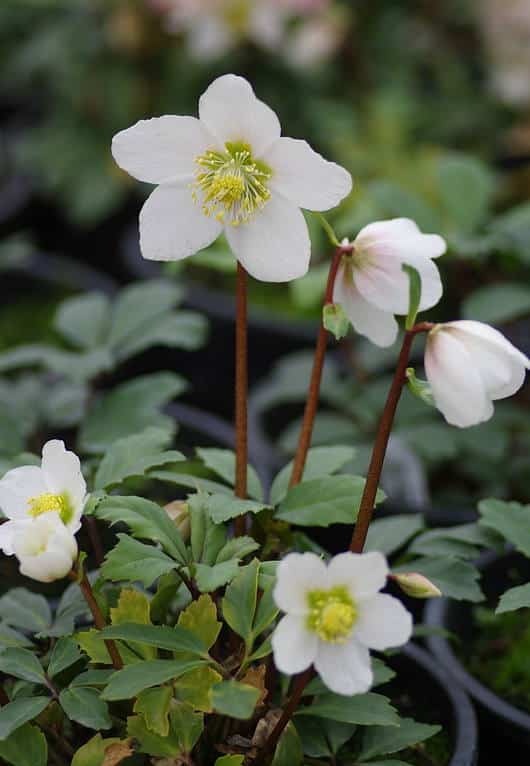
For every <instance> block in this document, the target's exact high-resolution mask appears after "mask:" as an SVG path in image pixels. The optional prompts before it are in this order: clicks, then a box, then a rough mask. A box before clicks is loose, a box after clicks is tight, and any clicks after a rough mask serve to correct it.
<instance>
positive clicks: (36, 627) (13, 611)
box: [0, 588, 52, 633]
mask: <svg viewBox="0 0 530 766" xmlns="http://www.w3.org/2000/svg"><path fill="white" fill-rule="evenodd" d="M0 616H1V617H2V619H3V620H4V621H5V622H7V623H8V624H9V625H12V626H13V627H15V628H20V629H21V630H27V631H29V632H30V633H38V632H39V631H41V630H46V629H47V628H49V627H50V625H51V623H52V613H51V609H50V606H49V604H48V602H47V601H46V599H45V598H44V596H40V595H37V594H36V593H31V591H29V590H26V589H25V588H13V589H12V590H10V591H8V592H7V593H6V594H5V595H4V596H2V597H1V598H0Z"/></svg>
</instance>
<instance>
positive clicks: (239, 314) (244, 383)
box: [234, 261, 248, 536]
mask: <svg viewBox="0 0 530 766" xmlns="http://www.w3.org/2000/svg"><path fill="white" fill-rule="evenodd" d="M247 292H248V276H247V272H246V271H245V269H244V268H243V266H242V265H241V264H240V263H239V261H238V264H237V283H236V403H235V404H236V407H235V409H236V483H235V493H236V497H243V498H244V497H246V496H247V464H248V426H247V398H248V338H247V335H248V332H247ZM245 526H246V525H245V517H244V516H239V517H238V518H236V520H235V522H234V533H235V535H236V536H241V535H244V534H245Z"/></svg>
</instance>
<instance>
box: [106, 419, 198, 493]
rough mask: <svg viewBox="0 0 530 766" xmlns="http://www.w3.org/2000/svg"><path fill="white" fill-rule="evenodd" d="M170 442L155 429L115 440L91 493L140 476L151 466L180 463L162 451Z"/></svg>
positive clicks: (174, 454) (180, 457)
mask: <svg viewBox="0 0 530 766" xmlns="http://www.w3.org/2000/svg"><path fill="white" fill-rule="evenodd" d="M170 440H171V437H170V435H169V434H168V432H167V431H165V430H163V429H162V430H161V429H158V428H147V429H146V430H145V431H143V432H142V433H140V434H136V435H135V436H128V437H126V438H125V439H118V440H117V441H115V442H114V444H112V446H111V447H110V448H109V449H108V450H107V452H106V453H105V456H104V458H103V460H102V461H101V463H100V464H99V467H98V470H97V473H96V476H95V479H94V489H96V490H98V489H108V488H109V487H112V486H114V485H116V484H120V483H121V482H122V481H124V479H128V478H130V477H131V476H144V474H145V473H146V471H148V470H149V469H150V468H154V467H155V466H160V465H164V463H174V462H176V461H178V460H184V459H185V458H184V455H183V454H182V453H181V452H177V451H176V450H167V451H164V448H165V447H166V446H167V444H168V442H170Z"/></svg>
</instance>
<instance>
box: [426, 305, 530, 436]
mask: <svg viewBox="0 0 530 766" xmlns="http://www.w3.org/2000/svg"><path fill="white" fill-rule="evenodd" d="M528 369H530V360H529V359H528V357H526V356H525V355H524V354H522V353H521V352H520V351H518V350H517V349H516V348H515V346H513V345H512V344H511V343H510V342H509V341H508V340H506V338H505V337H504V335H502V334H501V333H500V332H499V331H498V330H495V329H493V327H490V326H489V325H487V324H483V323H482V322H474V321H472V320H469V319H463V320H460V321H458V322H447V323H446V324H437V325H435V326H434V328H433V329H432V330H431V331H430V332H429V335H428V336H427V346H426V349H425V372H426V374H427V379H428V381H429V383H430V386H431V389H432V395H433V398H434V403H435V405H436V406H437V407H438V409H439V410H440V411H441V413H442V414H443V416H444V418H445V419H446V420H447V422H448V423H450V424H451V425H453V426H459V427H460V428H467V427H468V426H474V425H476V424H477V423H482V422H484V421H485V420H489V419H490V418H491V416H492V415H493V402H494V401H495V400H496V399H505V398H506V397H507V396H512V394H515V392H516V391H518V390H519V389H520V388H521V386H522V385H523V383H524V380H525V375H526V370H528Z"/></svg>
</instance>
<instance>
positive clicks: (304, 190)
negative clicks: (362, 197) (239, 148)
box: [263, 138, 352, 210]
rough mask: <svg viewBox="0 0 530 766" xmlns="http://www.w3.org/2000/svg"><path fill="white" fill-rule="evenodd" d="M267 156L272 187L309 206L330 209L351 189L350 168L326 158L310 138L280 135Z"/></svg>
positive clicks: (315, 208) (299, 204) (317, 208)
mask: <svg viewBox="0 0 530 766" xmlns="http://www.w3.org/2000/svg"><path fill="white" fill-rule="evenodd" d="M263 160H264V161H265V162H266V163H267V165H269V167H270V168H271V170H272V178H271V180H270V184H269V185H270V188H271V189H275V190H276V191H277V192H279V193H280V194H281V195H282V196H283V197H287V199H290V200H291V202H294V203H295V205H298V206H299V207H303V208H305V209H307V210H329V209H330V208H332V207H335V206H336V205H338V204H339V202H340V201H341V200H342V199H344V197H346V196H347V195H348V194H349V193H350V191H351V188H352V179H351V175H350V174H349V173H348V171H347V170H345V169H344V168H343V167H341V166H340V165H337V164H335V163H334V162H328V161H327V160H325V159H324V158H323V157H321V155H320V154H317V152H315V151H313V149H312V148H311V147H310V146H309V144H308V143H307V142H306V141H300V140H298V139H295V138H279V139H278V140H277V141H275V142H274V143H273V144H272V146H270V147H269V149H267V151H266V152H265V154H264V155H263Z"/></svg>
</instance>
